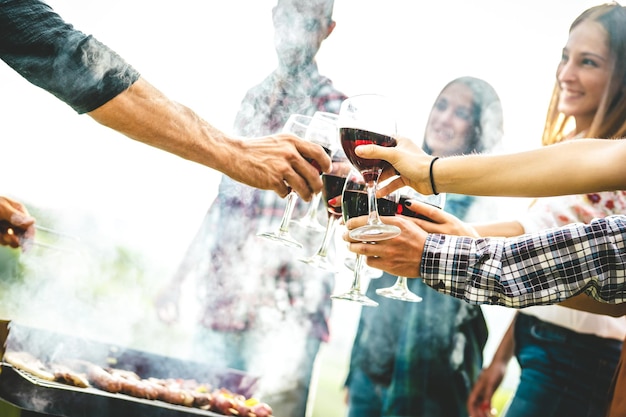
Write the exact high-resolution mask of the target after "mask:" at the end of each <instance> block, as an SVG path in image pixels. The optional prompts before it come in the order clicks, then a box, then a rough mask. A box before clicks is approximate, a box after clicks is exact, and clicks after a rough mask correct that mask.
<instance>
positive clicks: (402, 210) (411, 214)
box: [396, 195, 441, 223]
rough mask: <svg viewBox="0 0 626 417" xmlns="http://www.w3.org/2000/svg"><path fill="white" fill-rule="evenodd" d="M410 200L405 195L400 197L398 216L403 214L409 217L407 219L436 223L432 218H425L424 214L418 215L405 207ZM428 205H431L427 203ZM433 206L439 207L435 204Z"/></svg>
mask: <svg viewBox="0 0 626 417" xmlns="http://www.w3.org/2000/svg"><path fill="white" fill-rule="evenodd" d="M410 199H411V197H407V196H405V195H402V196H400V202H399V203H398V209H397V211H396V213H397V214H402V215H403V216H407V217H414V218H416V219H422V220H428V221H429V222H433V223H434V221H433V219H431V218H430V217H427V216H424V215H423V214H419V213H416V212H414V211H411V210H410V209H408V208H407V207H406V206H405V205H404V203H405V202H406V201H407V200H410ZM426 204H429V203H426ZM431 206H433V207H437V206H435V205H434V204H431ZM437 208H439V209H440V208H441V207H437Z"/></svg>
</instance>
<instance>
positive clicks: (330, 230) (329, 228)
mask: <svg viewBox="0 0 626 417" xmlns="http://www.w3.org/2000/svg"><path fill="white" fill-rule="evenodd" d="M337 220H339V218H338V217H335V216H329V217H328V223H326V232H325V233H324V239H323V240H322V244H321V246H320V248H319V249H318V251H317V256H321V257H326V255H328V246H330V241H331V238H332V237H333V236H334V235H335V234H334V231H335V225H336V224H337Z"/></svg>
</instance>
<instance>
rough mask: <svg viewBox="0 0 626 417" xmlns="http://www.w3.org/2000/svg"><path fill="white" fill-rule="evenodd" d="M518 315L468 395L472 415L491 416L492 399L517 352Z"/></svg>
mask: <svg viewBox="0 0 626 417" xmlns="http://www.w3.org/2000/svg"><path fill="white" fill-rule="evenodd" d="M516 317H517V313H516V315H515V316H514V317H513V320H512V321H511V324H510V325H509V328H508V329H507V331H506V333H505V334H504V336H503V337H502V340H501V341H500V344H499V345H498V349H497V350H496V353H495V354H494V356H493V359H492V361H491V364H489V366H488V367H486V368H485V369H483V371H482V372H481V374H480V376H479V377H478V380H477V381H476V383H475V384H474V386H473V387H472V390H471V392H470V394H469V396H468V397H467V411H468V412H469V415H470V416H475V417H490V416H491V415H492V414H491V399H492V398H493V394H494V393H495V392H496V390H497V389H498V387H499V386H500V384H501V383H502V380H503V379H504V375H505V374H506V369H507V367H508V365H509V361H510V360H511V358H512V357H513V354H514V352H515V337H514V330H515V318H516Z"/></svg>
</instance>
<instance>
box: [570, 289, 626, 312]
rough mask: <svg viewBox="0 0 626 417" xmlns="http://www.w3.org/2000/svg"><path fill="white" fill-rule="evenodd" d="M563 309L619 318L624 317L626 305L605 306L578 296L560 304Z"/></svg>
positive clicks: (591, 299) (583, 295)
mask: <svg viewBox="0 0 626 417" xmlns="http://www.w3.org/2000/svg"><path fill="white" fill-rule="evenodd" d="M560 305H562V306H563V307H569V308H573V309H575V310H582V311H586V312H588V313H595V314H604V315H607V316H613V317H621V316H624V315H626V303H620V304H607V303H601V302H599V301H598V300H594V299H593V298H591V297H589V296H588V295H586V294H580V295H577V296H575V297H572V298H568V299H567V300H565V301H563V302H562V303H560Z"/></svg>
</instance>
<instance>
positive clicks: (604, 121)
mask: <svg viewBox="0 0 626 417" xmlns="http://www.w3.org/2000/svg"><path fill="white" fill-rule="evenodd" d="M587 20H590V21H594V22H598V23H600V24H601V25H602V27H604V29H605V30H606V33H607V38H608V47H609V54H610V56H609V65H611V70H610V76H609V82H608V83H607V85H606V88H605V91H604V93H603V95H602V99H601V101H600V105H599V106H598V109H597V111H596V114H595V116H594V118H593V120H592V122H591V126H590V127H589V130H588V131H587V132H585V137H588V138H601V139H621V138H624V137H626V94H625V93H626V8H624V7H622V6H620V5H619V4H617V3H610V4H601V5H599V6H594V7H591V8H589V9H587V10H585V11H584V12H583V13H582V14H581V15H580V16H578V17H577V18H576V20H574V22H573V23H572V25H571V26H570V29H569V31H570V32H571V31H572V30H573V29H574V28H575V27H576V26H578V25H579V24H580V23H582V22H584V21H587ZM560 92H561V87H560V86H559V82H558V80H557V82H556V83H555V86H554V90H553V92H552V97H551V99H550V105H549V107H548V114H547V116H546V124H545V126H544V130H543V136H542V143H543V145H550V144H553V143H557V142H560V141H562V140H564V139H565V135H566V134H567V133H568V132H567V131H566V129H567V128H568V127H569V126H570V125H571V123H572V122H573V118H572V116H565V115H564V114H563V113H561V112H559V111H558V103H559V94H560Z"/></svg>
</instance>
